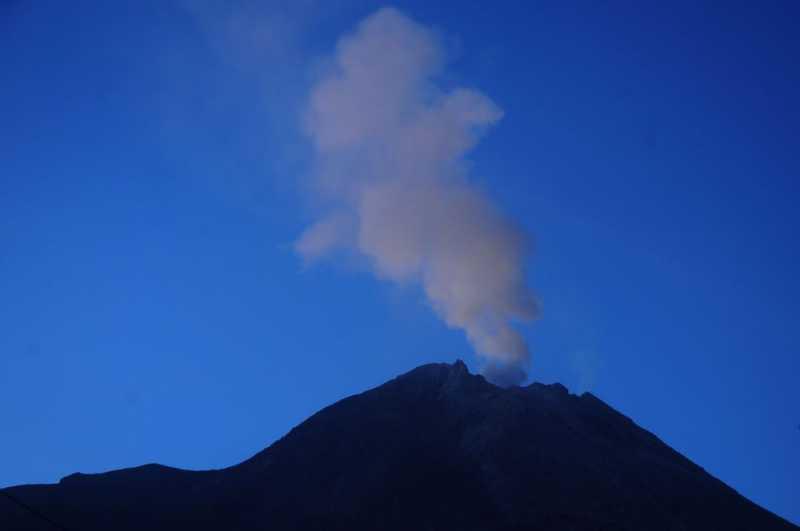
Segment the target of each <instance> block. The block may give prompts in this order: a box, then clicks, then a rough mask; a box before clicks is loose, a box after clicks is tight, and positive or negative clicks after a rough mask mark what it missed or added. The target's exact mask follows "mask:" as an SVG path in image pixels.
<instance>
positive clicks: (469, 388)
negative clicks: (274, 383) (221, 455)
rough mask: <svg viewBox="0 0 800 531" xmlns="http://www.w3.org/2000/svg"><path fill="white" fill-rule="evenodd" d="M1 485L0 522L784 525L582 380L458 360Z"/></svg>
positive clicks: (92, 525) (155, 528)
mask: <svg viewBox="0 0 800 531" xmlns="http://www.w3.org/2000/svg"><path fill="white" fill-rule="evenodd" d="M721 444H722V442H721ZM0 493H2V494H4V495H3V496H0V529H3V530H36V531H45V530H53V529H58V528H61V529H68V530H70V531H95V530H97V531H100V530H104V531H105V530H110V529H114V530H120V531H125V530H134V529H135V530H145V529H146V530H150V531H160V530H175V529H193V530H198V531H202V530H212V529H213V530H220V529H225V530H256V529H258V530H298V531H299V530H302V531H305V530H328V531H333V530H348V531H358V530H370V531H376V530H383V531H390V530H404V531H408V530H412V529H413V530H431V531H435V530H438V531H444V530H451V531H471V530H475V531H478V530H480V531H487V530H497V531H512V530H513V531H521V530H553V531H555V530H558V531H567V530H580V531H582V530H636V531H641V530H703V531H708V530H714V529H719V530H726V531H730V530H763V531H769V530H790V529H798V528H797V527H796V526H794V525H792V524H790V523H789V522H787V521H785V520H783V519H781V518H779V517H778V516H776V515H774V514H772V513H770V512H768V511H766V510H765V509H762V508H760V507H758V506H757V505H755V504H753V503H751V502H750V501H748V500H747V499H745V498H744V497H742V496H740V495H739V494H737V493H736V492H735V491H734V490H733V489H731V488H729V487H728V486H726V485H725V484H723V483H722V482H720V481H719V480H717V479H715V478H714V477H712V476H711V475H710V474H708V473H707V472H705V471H704V470H703V469H702V468H700V467H699V466H697V465H695V464H694V463H692V462H691V461H689V460H688V459H686V458H685V457H683V456H682V455H680V454H679V453H677V452H676V451H674V450H672V449H671V448H670V447H669V446H667V445H666V444H664V443H663V442H661V441H660V440H659V439H658V438H657V437H655V436H654V435H653V434H651V433H649V432H647V431H645V430H643V429H642V428H640V427H638V426H637V425H636V424H635V423H634V422H632V421H631V420H630V419H629V418H627V417H625V416H624V415H622V414H620V413H618V412H617V411H615V410H614V409H612V408H611V407H609V406H608V405H606V404H605V403H604V402H602V401H601V400H599V399H598V398H596V397H595V396H593V395H592V394H590V393H584V394H583V395H580V396H577V395H573V394H570V393H569V392H568V391H567V389H566V388H564V387H563V386H561V385H559V384H553V385H542V384H538V383H534V384H531V385H529V386H527V387H512V388H507V389H503V388H500V387H497V386H494V385H492V384H490V383H488V382H487V381H486V380H485V379H484V378H483V377H482V376H478V375H472V374H470V373H469V372H468V371H467V368H466V366H465V365H464V364H463V363H461V362H456V363H455V364H453V365H448V364H432V365H425V366H422V367H418V368H417V369H414V370H412V371H411V372H409V373H406V374H404V375H402V376H400V377H398V378H395V379H394V380H391V381H389V382H387V383H385V384H384V385H381V386H380V387H377V388H375V389H372V390H369V391H366V392H364V393H362V394H359V395H355V396H351V397H349V398H345V399H344V400H341V401H339V402H337V403H335V404H333V405H331V406H329V407H327V408H325V409H323V410H321V411H319V412H318V413H316V414H315V415H313V416H312V417H310V418H309V419H308V420H306V421H305V422H303V423H301V424H300V425H298V426H297V427H296V428H294V429H293V430H291V431H290V432H289V433H288V434H287V435H286V436H284V437H283V438H282V439H280V440H278V441H277V442H275V443H274V444H273V445H271V446H270V447H268V448H267V449H265V450H263V451H262V452H260V453H258V454H256V455H255V456H253V457H252V458H250V459H248V460H247V461H244V462H243V463H240V464H238V465H235V466H232V467H230V468H226V469H222V470H213V471H205V472H190V471H184V470H178V469H175V468H169V467H165V466H160V465H145V466H141V467H137V468H132V469H125V470H118V471H114V472H108V473H103V474H73V475H71V476H67V477H65V478H64V479H62V480H61V481H60V482H59V483H58V484H54V485H27V486H18V487H12V488H8V489H3V490H2V491H0ZM12 499H13V501H12ZM48 520H50V521H49V522H48Z"/></svg>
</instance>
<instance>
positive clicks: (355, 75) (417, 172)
mask: <svg viewBox="0 0 800 531" xmlns="http://www.w3.org/2000/svg"><path fill="white" fill-rule="evenodd" d="M443 60H444V58H443V52H442V48H441V46H440V44H439V42H438V40H437V38H436V36H435V34H434V33H433V32H431V31H430V30H428V29H427V28H425V27H422V26H421V25H419V24H417V23H415V22H414V21H412V20H410V19H409V18H407V17H405V16H404V15H403V14H401V13H400V12H398V11H396V10H394V9H382V10H380V11H378V12H376V13H375V14H373V15H372V16H370V17H368V18H367V19H365V20H364V21H363V22H362V23H361V24H360V25H359V27H358V28H357V30H356V31H355V32H354V33H353V34H351V35H348V36H346V37H345V38H343V39H342V40H341V41H340V42H339V43H338V46H337V48H336V53H335V56H334V64H333V68H332V70H331V72H329V74H328V75H327V76H324V77H323V78H322V79H320V80H319V82H318V83H317V84H316V85H315V86H314V87H313V88H312V90H311V94H310V98H309V100H308V104H307V108H306V109H305V117H304V118H305V127H306V132H307V134H308V136H309V138H310V140H311V142H312V145H313V147H314V154H315V179H316V183H315V190H316V193H318V194H319V195H320V197H321V198H322V199H324V202H325V204H327V205H328V207H329V208H328V211H327V212H326V213H325V214H324V215H322V216H321V217H320V219H318V220H317V221H316V223H314V224H313V225H312V226H310V227H309V228H308V229H307V230H306V231H305V232H304V233H303V234H302V236H301V237H300V238H299V240H298V241H297V242H296V249H297V251H298V252H299V253H300V255H301V256H302V257H303V258H304V259H305V260H306V261H314V260H316V259H318V258H320V257H322V256H324V255H326V254H327V253H329V252H330V251H332V250H334V249H337V248H346V249H350V250H355V251H356V252H358V253H360V254H362V255H364V256H365V257H367V258H368V259H369V261H370V263H371V264H372V267H373V270H374V272H375V273H376V274H377V275H378V276H379V277H381V278H385V279H388V280H391V281H394V282H409V281H410V282H418V283H419V284H421V286H422V288H423V289H424V292H425V295H426V297H427V299H428V300H429V301H430V303H431V305H432V307H433V308H434V310H435V311H436V313H437V314H438V315H439V316H441V318H442V319H443V320H444V321H445V322H446V323H447V324H448V325H449V326H451V327H455V328H459V329H462V330H464V332H465V333H466V335H467V337H468V339H469V341H470V343H471V344H472V345H473V347H474V348H475V350H476V351H477V352H478V353H479V354H480V355H482V356H484V357H485V358H486V359H487V360H488V362H489V367H488V369H487V373H486V374H487V376H490V377H492V378H493V379H495V381H498V382H503V383H519V382H521V381H522V380H524V378H525V374H526V371H527V370H528V367H529V359H530V355H529V351H528V347H527V345H526V343H525V340H524V339H523V337H522V336H521V334H520V333H519V332H518V331H517V330H516V329H515V328H514V323H515V322H524V321H528V320H531V319H533V318H534V317H535V315H536V304H535V300H534V298H533V296H532V295H531V293H530V291H529V290H528V288H527V286H526V283H525V278H524V259H525V255H526V239H525V237H524V234H523V233H522V232H521V231H520V230H518V229H517V228H516V227H515V226H514V225H513V224H511V223H510V222H509V221H508V220H507V219H506V218H504V217H503V215H502V214H501V213H500V212H499V211H498V210H497V209H496V208H495V206H494V205H492V204H491V203H490V201H489V199H488V198H487V197H486V196H485V195H484V194H483V193H481V191H480V190H478V189H477V188H476V187H474V186H473V185H471V184H470V183H469V182H468V181H467V179H466V177H467V175H466V173H467V167H466V164H465V158H464V157H465V155H466V154H467V153H468V152H469V150H470V149H471V148H472V147H473V146H474V145H475V143H476V142H477V141H478V139H479V138H480V136H481V134H482V133H483V131H484V130H485V129H486V128H487V127H488V126H490V125H492V124H494V123H495V122H497V121H498V120H499V119H500V118H501V117H502V115H503V112H502V111H501V109H500V108H498V107H497V105H495V104H494V103H493V102H492V101H491V100H490V99H489V98H487V97H486V96H484V95H483V94H481V93H480V92H478V91H476V90H473V89H469V88H455V89H452V90H444V89H442V88H441V87H440V86H437V83H436V80H437V76H438V75H439V74H440V73H441V72H442V68H443V66H444V64H443Z"/></svg>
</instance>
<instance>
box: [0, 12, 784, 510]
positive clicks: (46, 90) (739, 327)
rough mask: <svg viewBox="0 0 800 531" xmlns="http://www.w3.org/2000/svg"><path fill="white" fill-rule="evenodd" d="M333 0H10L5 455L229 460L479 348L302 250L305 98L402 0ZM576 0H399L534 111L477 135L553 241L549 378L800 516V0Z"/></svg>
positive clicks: (545, 243) (1, 477)
mask: <svg viewBox="0 0 800 531" xmlns="http://www.w3.org/2000/svg"><path fill="white" fill-rule="evenodd" d="M221 4H222V3H220V5H221ZM325 4H326V6H327V7H324V8H323V7H321V6H317V5H315V4H313V3H303V5H302V6H300V7H294V8H292V9H290V10H288V11H287V10H282V9H279V8H273V7H271V6H269V5H258V4H242V5H239V6H237V7H233V8H228V7H213V6H212V4H201V3H197V2H191V1H187V2H185V3H173V2H164V1H161V0H158V1H155V0H153V1H150V2H148V1H145V2H99V1H98V2H62V1H53V2H46V1H42V2H22V1H20V2H2V3H1V4H0V65H2V70H1V74H0V75H2V79H1V81H2V82H1V83H0V485H11V484H17V483H26V482H52V481H56V480H58V479H59V478H60V477H61V476H64V475H66V474H69V473H71V472H74V471H83V472H96V471H102V470H107V469H111V468H118V467H125V466H133V465H138V464H142V463H145V462H152V461H157V462H161V463H165V464H169V465H173V466H179V467H186V468H194V469H202V468H209V467H222V466H226V465H229V464H233V463H235V462H238V461H240V460H242V459H244V458H246V457H248V456H249V455H251V454H253V453H254V452H256V451H258V450H260V449H261V448H263V447H264V446H266V445H267V444H269V443H270V442H272V441H273V440H274V439H275V438H277V437H279V436H280V435H282V434H283V433H285V432H286V431H287V430H288V429H289V428H291V427H292V426H293V425H295V424H296V423H298V422H300V421H301V420H303V419H304V418H305V417H306V416H308V415H309V414H311V413H313V412H314V411H316V410H317V409H318V408H320V407H322V406H324V405H327V404H329V403H331V402H333V401H335V400H337V399H340V398H342V397H344V396H346V395H348V394H351V393H354V392H359V391H361V390H364V389H365V388H367V387H370V386H374V385H377V384H379V383H382V382H383V381H384V380H386V379H388V378H390V377H393V376H395V375H397V374H398V373H401V372H404V371H406V370H408V369H411V368H412V367H414V366H416V365H418V364H421V363H425V362H431V361H452V360H454V359H456V358H457V357H461V358H464V359H465V360H466V361H467V362H468V363H469V364H470V365H471V366H472V367H473V368H477V367H478V363H477V360H476V359H475V357H474V356H473V354H471V353H470V350H469V347H468V345H467V343H466V341H465V339H464V337H463V336H462V335H461V334H460V333H459V332H457V331H453V330H449V329H447V328H445V326H444V325H442V324H441V323H440V322H439V321H438V320H437V319H436V318H435V316H434V315H433V314H432V312H431V311H430V310H429V309H428V308H427V307H426V306H425V304H424V301H423V300H422V297H421V296H420V294H419V293H417V292H416V291H414V290H412V289H405V288H403V289H401V288H397V287H392V286H388V285H385V284H382V283H380V282H379V281H376V280H375V279H373V278H372V277H371V276H370V275H367V274H364V273H361V272H358V271H353V270H352V269H351V268H348V267H347V266H345V265H340V264H331V265H324V266H322V267H317V268H313V269H309V270H303V268H302V267H301V264H300V261H299V260H298V258H297V257H296V256H295V255H294V253H293V251H292V249H291V244H292V242H293V240H294V239H295V238H296V236H297V235H298V233H299V232H300V231H301V230H302V228H303V226H304V224H305V223H306V222H307V221H308V219H309V210H308V204H307V202H306V201H305V200H304V199H303V194H302V184H301V183H302V181H303V178H302V177H303V175H304V174H305V173H306V169H307V168H306V160H307V149H308V146H307V145H305V143H304V140H303V138H302V136H301V135H300V133H299V130H298V128H297V117H296V115H295V110H296V108H297V105H298V104H299V103H300V102H302V100H303V98H304V96H305V91H306V90H307V87H308V84H309V80H310V79H311V78H312V76H313V72H314V69H315V65H317V64H319V59H320V58H321V57H324V55H325V54H326V53H330V51H331V50H332V47H333V45H334V43H335V41H336V38H337V37H338V36H340V35H342V34H343V33H344V32H347V31H349V30H351V29H352V28H353V26H354V25H355V24H356V23H357V21H358V20H360V19H361V18H363V17H364V16H366V15H367V14H369V13H371V12H372V11H374V10H375V9H376V8H378V7H380V4H372V3H367V2H354V3H351V4H348V5H347V7H345V8H341V9H338V10H334V9H333V8H332V7H330V4H331V3H327V2H326V3H325ZM431 4H433V5H431ZM565 4H567V3H565V2H553V3H539V2H514V3H504V2H474V3H472V2H453V3H452V4H451V5H447V3H444V2H422V1H420V2H406V3H399V4H396V6H397V7H398V8H400V9H401V10H402V11H404V12H405V13H406V14H408V15H409V16H411V17H413V18H415V19H417V20H418V21H420V22H421V23H423V24H426V25H431V26H434V27H436V28H438V29H439V30H440V31H441V32H442V34H443V35H444V36H445V40H446V42H447V43H448V48H449V49H450V52H451V56H452V59H453V61H452V63H451V67H450V70H449V79H448V80H446V82H452V83H459V84H466V85H469V86H474V87H476V88H478V89H480V90H482V91H484V92H485V93H486V94H487V95H489V96H490V97H491V98H492V99H493V100H494V101H496V102H497V103H498V105H500V106H501V107H502V108H503V109H504V110H505V113H506V115H505V118H504V119H503V120H502V122H501V123H500V124H499V125H498V126H497V127H495V128H494V129H493V130H491V132H490V133H489V135H488V136H487V137H486V138H485V140H484V141H483V142H482V143H481V144H480V146H479V147H478V149H477V150H476V151H475V152H474V153H473V154H472V156H471V160H472V161H473V169H474V175H475V179H476V181H477V182H479V183H480V185H481V186H483V187H484V188H485V189H486V190H488V193H489V194H490V195H491V196H492V197H493V198H494V199H495V200H496V201H497V202H498V203H499V204H500V205H501V206H502V207H503V208H504V209H505V210H506V212H508V213H509V215H510V216H512V217H513V218H514V219H516V220H517V221H518V222H519V223H520V224H522V225H523V226H524V227H525V228H526V229H527V230H528V231H530V232H531V233H532V234H533V235H534V238H535V240H536V251H535V256H534V257H533V260H532V262H531V270H530V283H531V285H532V286H533V288H534V289H535V290H536V292H537V293H538V294H539V297H540V298H541V300H542V305H543V316H542V318H541V319H540V320H539V321H538V322H537V323H536V324H535V325H533V326H531V327H530V328H528V329H526V331H525V333H526V336H527V337H528V338H529V339H530V341H531V344H532V345H533V348H534V356H535V357H534V373H533V377H534V379H536V380H538V381H543V382H552V381H561V382H563V383H565V384H566V385H567V386H568V387H569V388H570V389H571V390H572V391H574V392H581V391H584V390H591V391H592V392H594V393H595V394H597V395H598V396H600V397H601V398H602V399H604V400H605V401H607V402H608V403H610V404H611V405H612V406H614V407H615V408H617V409H619V410H620V411H622V412H623V413H625V414H626V415H628V416H630V417H632V418H633V419H635V420H636V421H637V422H638V423H639V424H640V425H642V426H644V427H645V428H647V429H649V430H651V431H653V432H654V433H656V434H657V435H658V436H659V437H661V438H662V439H663V440H665V441H666V442H667V443H669V444H670V445H672V446H673V447H675V448H676V449H677V450H679V451H681V452H682V453H684V454H685V455H687V456H688V457H689V458H691V459H692V460H694V461H696V462H697V463H699V464H700V465H701V466H703V467H704V468H706V469H707V470H708V471H709V472H711V473H712V474H714V475H715V476H717V477H719V478H720V479H722V480H723V481H725V482H726V483H728V484H730V485H731V486H733V487H734V488H735V489H737V490H738V491H739V492H741V493H742V494H744V495H745V496H747V497H749V498H751V499H753V500H754V501H756V502H757V503H759V504H762V505H764V506H766V507H767V508H769V509H771V510H773V511H775V512H777V513H778V514H780V515H782V516H784V517H787V518H789V519H791V520H793V521H794V522H796V523H797V522H800V504H798V503H797V493H798V492H800V391H798V389H800V386H798V384H797V378H798V375H800V371H799V369H800V367H799V366H798V365H799V364H798V355H797V348H798V344H799V343H800V327H798V324H797V316H798V313H799V312H798V298H799V297H800V281H798V275H797V269H796V262H797V258H798V246H797V228H798V221H800V215H799V214H798V212H797V209H796V203H797V199H798V184H797V183H798V177H800V146H798V138H800V137H799V136H798V132H799V129H798V119H800V103H798V94H800V83H799V81H800V71H799V69H798V62H797V58H798V53H799V52H800V41H798V39H797V22H798V20H800V18H799V16H800V3H797V2H792V1H787V2H783V3H780V2H743V3H738V2H714V3H704V2H694V1H693V2H678V3H666V2H638V1H637V2H630V3H628V2H609V3H599V2H591V3H588V2H586V3H582V2H577V3H571V5H565ZM646 4H650V5H646ZM231 21H233V22H231ZM231 28H233V29H231Z"/></svg>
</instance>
